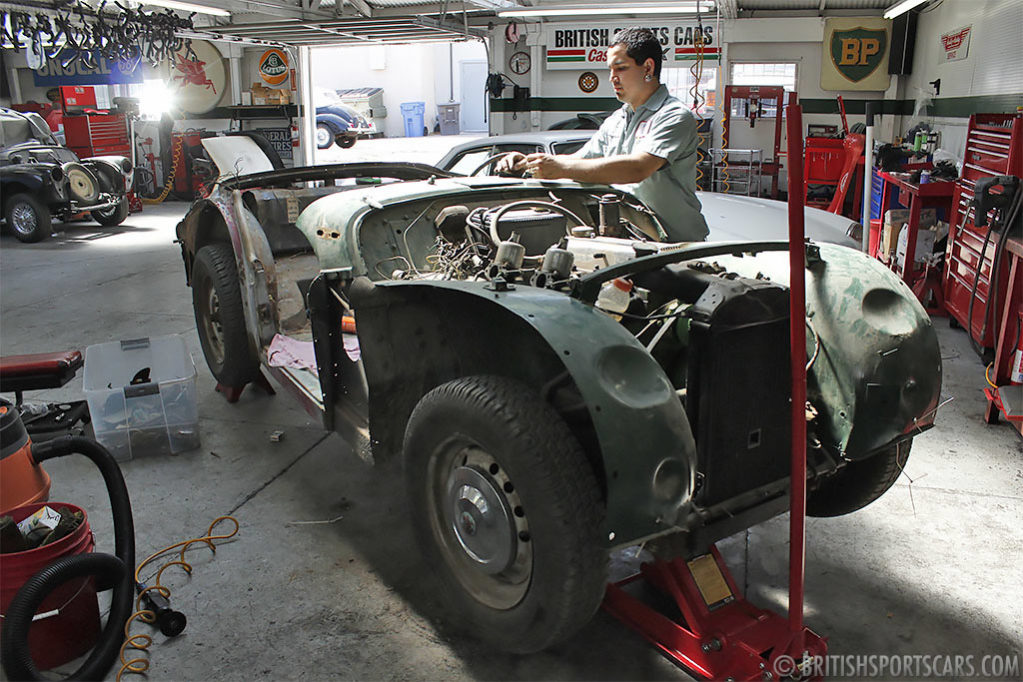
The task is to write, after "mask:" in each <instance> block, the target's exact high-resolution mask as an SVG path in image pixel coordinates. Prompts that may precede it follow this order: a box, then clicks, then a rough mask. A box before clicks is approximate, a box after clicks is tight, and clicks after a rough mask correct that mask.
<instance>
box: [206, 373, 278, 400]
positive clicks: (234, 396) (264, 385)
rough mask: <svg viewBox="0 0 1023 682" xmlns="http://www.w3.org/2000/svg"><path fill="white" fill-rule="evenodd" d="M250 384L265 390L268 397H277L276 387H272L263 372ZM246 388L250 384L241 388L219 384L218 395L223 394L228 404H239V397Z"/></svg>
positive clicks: (257, 374)
mask: <svg viewBox="0 0 1023 682" xmlns="http://www.w3.org/2000/svg"><path fill="white" fill-rule="evenodd" d="M249 383H251V384H252V385H253V386H258V387H259V388H261V389H263V391H265V392H266V394H267V395H277V391H275V390H274V387H273V386H271V385H270V382H269V381H268V380H267V378H266V377H265V376H264V375H263V372H262V370H260V371H259V372H257V373H256V378H255V379H253V380H252V381H251V382H249ZM246 386H248V384H242V385H241V386H225V385H223V384H220V383H218V384H217V393H223V394H224V397H225V398H227V402H229V403H236V402H238V397H239V396H241V394H242V391H244V390H245V387H246Z"/></svg>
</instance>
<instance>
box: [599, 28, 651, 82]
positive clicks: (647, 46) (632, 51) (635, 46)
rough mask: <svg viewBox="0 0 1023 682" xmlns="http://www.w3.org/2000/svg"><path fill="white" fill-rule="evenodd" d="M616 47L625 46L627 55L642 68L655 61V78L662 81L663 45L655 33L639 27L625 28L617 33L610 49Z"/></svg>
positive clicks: (609, 46)
mask: <svg viewBox="0 0 1023 682" xmlns="http://www.w3.org/2000/svg"><path fill="white" fill-rule="evenodd" d="M615 45H624V46H625V54H627V55H629V57H630V58H632V60H633V61H635V62H636V63H637V64H639V65H640V66H643V64H644V63H645V62H646V60H648V59H653V60H654V78H655V79H657V80H660V79H661V56H662V55H663V51H662V50H661V43H660V42H659V41H658V40H657V38H656V36H654V32H653V31H651V30H650V29H648V28H639V27H638V26H633V27H632V28H623V29H622V30H621V31H619V32H618V33H615V36H614V38H613V39H612V40H611V44H610V45H608V48H609V49H610V48H612V47H614V46H615Z"/></svg>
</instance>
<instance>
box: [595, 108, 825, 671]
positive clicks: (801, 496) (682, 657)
mask: <svg viewBox="0 0 1023 682" xmlns="http://www.w3.org/2000/svg"><path fill="white" fill-rule="evenodd" d="M786 109H787V111H786V119H787V124H788V159H789V166H790V167H789V169H788V170H789V172H788V183H789V268H790V277H791V279H790V282H789V285H790V286H789V303H790V310H791V314H790V316H789V335H790V339H791V347H792V362H791V365H792V494H791V507H790V512H791V513H790V517H789V519H790V520H789V539H790V543H789V547H790V550H789V617H788V619H787V620H786V619H785V618H783V617H782V616H780V615H778V614H776V613H772V612H771V611H766V610H764V609H761V608H758V607H756V606H754V605H753V604H751V603H749V602H748V601H746V600H745V598H744V597H743V595H742V593H741V592H740V591H739V588H738V586H737V585H736V583H735V580H734V579H733V578H732V575H731V573H729V571H728V568H727V567H726V566H725V564H724V561H723V560H722V558H721V554H720V553H719V552H718V550H717V548H716V547H714V546H713V545H712V546H711V548H710V552H709V553H707V554H704V555H702V556H698V557H696V558H694V559H692V560H689V561H686V560H683V559H673V560H671V561H663V560H657V561H654V562H652V563H647V564H643V566H642V568H641V569H640V573H639V574H637V575H635V576H632V577H631V578H628V579H626V580H623V581H621V582H618V583H614V584H611V585H609V586H608V589H607V594H606V595H605V597H604V608H605V609H606V610H607V611H609V612H610V613H611V614H612V615H614V616H615V617H616V618H618V619H619V620H621V621H622V622H624V623H625V624H626V625H628V626H629V627H631V628H633V629H635V630H637V631H638V632H639V633H640V634H642V635H643V636H644V637H646V638H647V639H648V640H649V641H650V642H652V643H653V644H654V646H656V647H657V648H658V649H660V651H661V653H663V654H664V655H666V656H667V657H668V658H670V659H671V660H672V661H673V662H675V664H676V665H679V666H680V667H682V668H685V669H686V670H688V671H689V672H690V673H691V674H692V675H694V676H695V677H697V678H701V679H710V680H724V679H734V680H772V679H775V678H779V677H791V678H796V679H815V678H820V677H821V672H822V671H821V667H820V665H819V664H818V665H813V662H814V661H818V662H819V661H822V660H823V657H824V655H825V654H826V653H827V643H826V642H825V640H824V639H822V638H821V637H819V636H818V635H816V634H814V633H813V632H812V631H810V630H809V629H808V628H806V627H805V626H804V625H803V580H804V568H805V560H806V555H805V541H806V414H805V410H804V406H805V404H806V362H805V360H806V358H805V357H804V353H805V351H804V349H805V348H806V327H805V325H804V323H803V320H804V317H805V313H804V311H805V310H806V290H805V286H806V285H805V273H804V269H803V268H804V267H805V265H804V258H805V256H804V248H803V243H804V241H803V237H804V229H803V203H804V198H805V197H804V193H803V149H802V146H803V136H802V127H803V122H802V109H801V107H799V106H798V105H790V106H788V107H786ZM638 580H646V582H647V584H648V585H650V586H651V587H653V588H655V589H656V590H658V591H660V592H661V593H662V594H665V595H667V596H668V597H670V598H671V599H672V600H673V601H674V602H675V605H676V606H677V607H678V612H679V614H681V617H680V618H671V617H668V616H667V615H664V614H662V613H660V612H659V611H657V610H655V609H654V608H652V607H651V606H648V605H647V604H646V603H645V602H643V601H640V600H639V599H637V598H636V597H634V596H632V595H631V594H629V593H628V592H626V591H625V589H623V588H624V587H626V586H627V585H628V584H630V583H634V582H636V581H638Z"/></svg>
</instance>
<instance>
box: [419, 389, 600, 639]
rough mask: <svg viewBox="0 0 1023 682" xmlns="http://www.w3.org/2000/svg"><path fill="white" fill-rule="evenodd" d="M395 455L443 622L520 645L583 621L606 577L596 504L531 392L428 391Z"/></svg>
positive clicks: (592, 486) (576, 455)
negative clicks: (401, 462) (401, 460)
mask: <svg viewBox="0 0 1023 682" xmlns="http://www.w3.org/2000/svg"><path fill="white" fill-rule="evenodd" d="M404 457H405V484H406V486H407V491H408V496H409V501H410V504H411V507H412V514H411V517H412V522H413V526H414V530H415V532H416V536H417V540H418V541H419V544H420V546H421V548H422V551H423V554H424V555H425V564H426V565H427V566H429V567H430V568H431V569H432V570H433V571H434V572H435V575H436V576H437V578H438V580H439V582H440V583H442V586H443V590H442V592H441V594H443V595H445V600H446V606H447V607H448V609H449V611H450V613H451V619H450V620H451V622H452V624H456V625H458V626H459V627H462V628H464V629H466V630H467V631H468V632H469V633H470V634H472V635H474V636H476V637H479V638H481V639H483V640H485V641H486V642H487V643H489V644H491V645H493V646H495V647H498V648H501V649H505V650H508V651H512V652H516V653H532V652H535V651H540V650H541V649H544V648H547V647H549V646H551V645H554V644H556V643H558V642H561V641H564V640H565V639H568V638H569V637H571V636H572V635H573V634H574V633H575V632H577V631H578V630H579V629H580V628H581V627H582V626H583V625H585V624H586V623H587V622H588V621H589V620H590V618H591V617H592V616H593V614H594V613H595V612H596V610H597V608H598V607H599V605H600V602H601V599H602V598H603V595H604V589H605V585H606V580H607V549H606V542H605V537H606V536H604V533H605V532H606V531H605V530H604V523H605V506H604V502H603V500H602V499H601V495H600V489H599V486H598V484H597V479H596V477H595V475H594V473H593V470H592V469H591V467H590V464H589V462H588V461H587V459H586V456H585V454H584V453H583V451H582V448H581V447H580V446H579V444H578V442H577V441H576V440H575V438H574V437H573V435H572V432H571V431H570V430H569V429H568V427H567V426H566V425H565V423H564V421H562V419H561V418H560V416H559V415H558V414H557V413H556V412H555V411H554V410H553V408H551V407H550V406H549V405H547V404H546V403H544V402H543V401H542V400H540V398H539V396H538V395H537V394H536V392H535V391H532V390H530V389H529V388H528V387H526V386H525V385H523V384H520V383H518V382H516V381H513V380H511V379H506V378H504V377H493V376H472V377H465V378H461V379H456V380H454V381H450V382H448V383H446V384H443V385H441V386H439V387H437V388H435V389H433V390H432V391H430V392H429V393H427V394H426V396H424V397H423V399H422V400H421V401H420V402H419V404H418V405H417V406H416V408H415V410H414V411H413V413H412V417H411V419H410V420H409V423H408V427H407V429H406V430H405V446H404Z"/></svg>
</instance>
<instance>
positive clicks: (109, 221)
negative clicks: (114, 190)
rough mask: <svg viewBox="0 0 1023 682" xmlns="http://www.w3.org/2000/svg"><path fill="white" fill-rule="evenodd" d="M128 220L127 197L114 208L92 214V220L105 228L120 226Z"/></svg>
mask: <svg viewBox="0 0 1023 682" xmlns="http://www.w3.org/2000/svg"><path fill="white" fill-rule="evenodd" d="M127 218H128V197H124V198H123V199H121V201H120V202H118V204H117V205H116V206H111V207H110V208H103V209H100V210H98V211H93V212H92V219H93V220H95V221H96V222H97V223H99V224H100V225H103V226H105V227H113V226H114V225H120V224H121V223H123V222H124V221H125V220H126V219H127Z"/></svg>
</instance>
